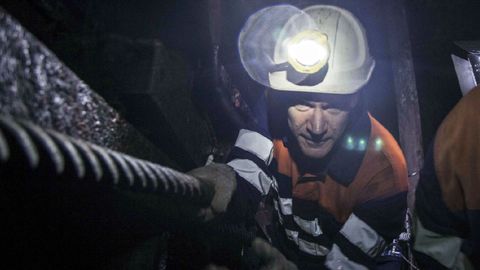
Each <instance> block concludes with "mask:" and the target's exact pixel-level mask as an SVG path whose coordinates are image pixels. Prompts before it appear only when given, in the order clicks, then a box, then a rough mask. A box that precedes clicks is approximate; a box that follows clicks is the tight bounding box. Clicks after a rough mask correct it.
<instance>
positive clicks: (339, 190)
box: [228, 113, 408, 269]
mask: <svg viewBox="0 0 480 270" xmlns="http://www.w3.org/2000/svg"><path fill="white" fill-rule="evenodd" d="M294 157H295V152H291V151H290V149H289V147H288V142H287V143H286V142H285V140H274V141H273V142H272V141H270V140H269V139H267V138H265V137H263V136H262V135H260V134H259V133H256V132H253V131H249V130H241V131H240V133H239V136H238V138H237V142H236V144H235V148H234V149H233V151H232V154H231V161H230V162H229V163H228V164H229V165H230V166H232V167H233V168H234V169H235V171H236V172H237V176H238V189H237V192H236V193H237V194H236V195H235V197H236V198H237V200H244V201H246V202H247V203H248V204H251V205H255V207H250V208H251V209H255V208H256V206H257V205H258V203H259V201H260V200H261V198H262V197H265V196H268V197H269V198H272V204H273V207H274V215H273V216H274V217H273V220H272V224H271V225H270V226H269V227H268V234H269V236H270V237H271V241H272V244H273V245H274V246H276V247H277V248H278V249H279V250H280V251H281V252H282V253H283V254H284V255H286V256H287V258H288V259H290V260H292V261H294V262H295V263H296V264H297V265H298V266H299V268H300V269H308V268H316V269H318V268H319V266H323V267H326V268H330V269H339V268H341V269H368V268H372V267H373V266H374V265H375V258H376V257H377V256H378V255H379V254H380V253H381V252H382V251H383V250H384V248H385V246H386V245H387V244H388V243H390V241H391V240H392V239H393V238H396V237H397V236H398V235H399V234H400V232H401V231H402V229H403V221H404V217H405V211H406V207H407V206H406V192H407V186H408V185H407V171H406V165H405V159H404V157H403V155H402V152H401V150H400V148H399V146H398V144H397V143H396V141H395V140H394V138H393V137H392V136H391V135H390V133H389V132H388V131H387V130H386V129H385V128H384V127H383V126H381V124H380V123H378V122H377V121H376V120H375V119H374V118H373V117H371V116H370V115H368V114H367V113H365V115H364V116H362V117H359V120H358V121H356V122H355V123H354V124H353V125H352V126H351V127H350V128H349V129H347V131H346V132H345V136H343V137H342V138H341V139H340V141H339V142H338V143H337V146H336V147H335V148H334V150H332V153H331V154H329V156H328V166H326V169H325V170H324V172H321V173H319V172H316V173H312V172H310V171H308V170H305V169H301V168H299V166H297V164H296V162H295V160H298V159H296V158H294Z"/></svg>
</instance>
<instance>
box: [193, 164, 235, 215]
mask: <svg viewBox="0 0 480 270" xmlns="http://www.w3.org/2000/svg"><path fill="white" fill-rule="evenodd" d="M187 174H189V175H191V176H193V177H195V178H197V179H198V180H200V181H201V182H203V183H206V184H207V185H211V186H212V187H213V189H214V192H215V193H214V195H213V199H212V202H211V203H210V206H209V207H207V208H204V209H202V210H201V211H200V213H199V216H200V218H202V219H203V221H210V220H212V219H213V218H214V217H216V216H217V215H219V214H221V213H224V212H225V211H226V210H227V206H228V204H229V203H230V200H231V199H232V195H233V192H234V191H235V189H236V187H237V181H236V177H235V171H234V170H233V169H232V168H231V167H230V166H228V165H226V164H221V163H210V164H209V165H207V166H204V167H200V168H196V169H194V170H192V171H190V172H188V173H187Z"/></svg>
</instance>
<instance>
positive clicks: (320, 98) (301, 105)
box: [288, 94, 358, 159]
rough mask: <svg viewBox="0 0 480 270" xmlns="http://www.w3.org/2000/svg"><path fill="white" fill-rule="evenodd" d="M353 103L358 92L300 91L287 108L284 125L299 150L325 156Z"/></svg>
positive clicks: (337, 137)
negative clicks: (285, 124) (339, 93)
mask: <svg viewBox="0 0 480 270" xmlns="http://www.w3.org/2000/svg"><path fill="white" fill-rule="evenodd" d="M302 95H303V97H302ZM357 102H358V95H331V94H301V95H300V98H299V99H298V100H296V101H295V102H294V104H293V105H291V106H290V107H289V108H288V126H289V127H290V131H291V132H292V134H293V136H294V137H295V139H296V140H297V143H298V146H299V147H300V150H301V151H302V153H303V154H304V155H305V156H306V157H309V158H314V159H321V158H323V157H325V156H326V155H327V154H328V153H329V152H330V151H331V150H332V148H333V146H334V145H335V142H336V141H337V140H338V139H339V138H340V137H341V136H342V135H343V132H344V131H345V128H346V126H347V124H348V119H349V115H350V112H351V111H352V109H353V108H354V107H355V105H356V104H357Z"/></svg>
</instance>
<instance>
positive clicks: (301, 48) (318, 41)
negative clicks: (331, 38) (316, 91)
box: [287, 30, 330, 74]
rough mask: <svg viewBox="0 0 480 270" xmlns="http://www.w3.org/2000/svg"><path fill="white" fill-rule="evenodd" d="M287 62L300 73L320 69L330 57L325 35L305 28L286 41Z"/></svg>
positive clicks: (310, 72)
mask: <svg viewBox="0 0 480 270" xmlns="http://www.w3.org/2000/svg"><path fill="white" fill-rule="evenodd" d="M287 54H288V63H289V64H290V65H291V66H292V67H293V68H294V69H295V70H296V71H297V72H300V73H306V74H313V73H316V72H318V71H319V70H320V69H322V68H323V67H324V66H325V64H327V62H328V58H329V57H330V47H329V45H328V38H327V35H325V34H323V33H321V32H319V31H315V30H306V31H302V32H300V33H298V34H297V35H295V36H294V37H293V38H292V39H291V40H290V41H289V42H288V43H287Z"/></svg>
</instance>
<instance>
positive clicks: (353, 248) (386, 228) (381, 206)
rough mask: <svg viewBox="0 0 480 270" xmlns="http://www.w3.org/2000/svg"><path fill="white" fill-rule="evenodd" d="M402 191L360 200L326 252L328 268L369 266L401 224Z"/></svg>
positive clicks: (403, 203)
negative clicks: (364, 200) (391, 194)
mask: <svg viewBox="0 0 480 270" xmlns="http://www.w3.org/2000/svg"><path fill="white" fill-rule="evenodd" d="M405 213H406V192H400V193H398V194H395V195H393V196H390V197H388V198H382V199H376V200H372V201H369V202H366V203H363V204H361V205H359V206H358V207H356V208H355V209H354V212H353V213H352V214H351V215H350V217H349V218H348V220H347V221H346V222H345V224H344V225H343V227H342V228H341V230H340V232H339V233H338V234H337V235H336V237H335V239H334V244H333V246H332V249H331V251H330V253H329V254H328V255H327V258H326V262H325V265H326V266H327V267H328V268H330V269H339V267H340V268H342V269H372V268H375V265H376V260H377V259H378V256H379V255H381V253H382V252H383V251H384V249H385V247H386V246H387V245H388V244H389V243H391V241H392V240H393V239H394V238H396V237H398V235H399V234H400V233H401V232H402V230H403V226H404V218H405Z"/></svg>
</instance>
